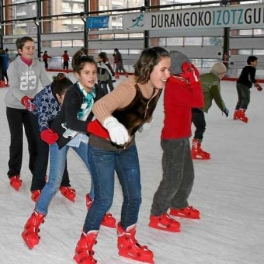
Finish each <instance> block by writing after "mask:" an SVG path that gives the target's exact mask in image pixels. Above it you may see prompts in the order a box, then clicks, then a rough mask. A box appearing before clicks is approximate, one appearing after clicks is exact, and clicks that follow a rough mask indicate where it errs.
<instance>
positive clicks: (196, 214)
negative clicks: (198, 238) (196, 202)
mask: <svg viewBox="0 0 264 264" xmlns="http://www.w3.org/2000/svg"><path fill="white" fill-rule="evenodd" d="M169 214H170V215H172V216H178V217H183V218H190V219H200V211H199V210H197V209H195V208H193V207H192V206H188V207H185V208H182V209H172V208H171V209H170V213H169Z"/></svg>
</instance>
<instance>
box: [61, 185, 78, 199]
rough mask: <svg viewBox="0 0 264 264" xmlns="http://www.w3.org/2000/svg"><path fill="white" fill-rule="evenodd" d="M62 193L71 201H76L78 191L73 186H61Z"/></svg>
mask: <svg viewBox="0 0 264 264" xmlns="http://www.w3.org/2000/svg"><path fill="white" fill-rule="evenodd" d="M60 192H61V194H62V195H63V196H64V197H66V198H67V199H68V200H70V201H71V202H75V197H76V192H75V190H74V189H73V188H71V187H66V186H61V187H60Z"/></svg>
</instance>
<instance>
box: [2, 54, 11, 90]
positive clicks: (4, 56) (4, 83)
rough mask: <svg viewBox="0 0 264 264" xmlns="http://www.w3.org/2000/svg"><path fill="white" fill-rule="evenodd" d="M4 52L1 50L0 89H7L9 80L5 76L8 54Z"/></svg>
mask: <svg viewBox="0 0 264 264" xmlns="http://www.w3.org/2000/svg"><path fill="white" fill-rule="evenodd" d="M7 51H8V49H7ZM7 51H6V50H5V51H4V50H2V52H1V54H0V57H1V70H2V75H1V81H0V87H9V78H8V76H7V68H8V65H9V56H8V53H7Z"/></svg>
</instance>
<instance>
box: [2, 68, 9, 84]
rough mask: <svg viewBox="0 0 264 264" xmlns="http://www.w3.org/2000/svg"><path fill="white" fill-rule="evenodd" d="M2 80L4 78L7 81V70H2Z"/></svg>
mask: <svg viewBox="0 0 264 264" xmlns="http://www.w3.org/2000/svg"><path fill="white" fill-rule="evenodd" d="M1 78H2V81H5V78H6V82H7V83H8V82H9V79H8V76H7V71H6V70H2V77H1Z"/></svg>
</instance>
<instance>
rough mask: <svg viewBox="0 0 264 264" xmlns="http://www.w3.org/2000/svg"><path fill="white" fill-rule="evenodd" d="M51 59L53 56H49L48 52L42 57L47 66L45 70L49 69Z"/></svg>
mask: <svg viewBox="0 0 264 264" xmlns="http://www.w3.org/2000/svg"><path fill="white" fill-rule="evenodd" d="M49 59H51V56H49V55H48V52H47V51H46V50H45V51H44V54H43V55H42V60H43V62H44V64H45V69H48V68H49V64H48V60H49Z"/></svg>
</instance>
